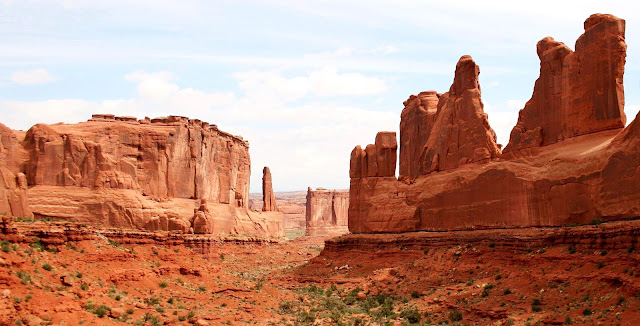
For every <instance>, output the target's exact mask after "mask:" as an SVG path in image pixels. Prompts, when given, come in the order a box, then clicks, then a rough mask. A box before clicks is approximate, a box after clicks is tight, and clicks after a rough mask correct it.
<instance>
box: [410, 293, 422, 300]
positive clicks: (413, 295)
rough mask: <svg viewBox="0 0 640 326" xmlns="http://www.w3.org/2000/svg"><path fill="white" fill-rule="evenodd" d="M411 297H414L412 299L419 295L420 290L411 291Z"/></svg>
mask: <svg viewBox="0 0 640 326" xmlns="http://www.w3.org/2000/svg"><path fill="white" fill-rule="evenodd" d="M411 297H412V298H414V299H417V298H419V297H420V292H418V291H413V292H411Z"/></svg>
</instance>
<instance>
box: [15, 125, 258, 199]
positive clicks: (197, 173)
mask: <svg viewBox="0 0 640 326" xmlns="http://www.w3.org/2000/svg"><path fill="white" fill-rule="evenodd" d="M94 120H95V121H90V122H86V123H79V124H75V125H64V124H59V125H42V124H38V125H35V126H33V127H32V128H31V129H29V131H28V132H27V135H26V137H25V140H24V144H25V149H26V151H27V152H28V155H29V159H28V161H27V162H26V163H25V164H26V168H25V170H26V175H27V179H28V182H29V185H47V186H75V187H88V188H93V189H105V188H109V189H133V190H141V191H142V192H143V193H144V194H145V195H149V196H158V197H177V198H192V199H200V198H205V199H208V200H210V201H212V202H215V203H224V204H231V205H234V206H237V207H246V206H247V202H246V201H245V198H248V191H249V174H250V166H251V163H250V160H249V150H248V149H249V147H248V144H247V143H246V142H244V141H243V140H242V139H240V138H238V137H235V136H232V135H230V134H227V133H224V132H221V131H219V130H218V129H217V128H213V127H210V126H209V124H207V123H203V122H201V121H199V120H189V119H187V118H183V117H169V118H165V119H154V120H153V121H154V123H151V124H139V123H137V122H136V123H133V122H131V121H128V120H127V121H120V120H113V121H109V120H106V121H99V120H96V119H94Z"/></svg>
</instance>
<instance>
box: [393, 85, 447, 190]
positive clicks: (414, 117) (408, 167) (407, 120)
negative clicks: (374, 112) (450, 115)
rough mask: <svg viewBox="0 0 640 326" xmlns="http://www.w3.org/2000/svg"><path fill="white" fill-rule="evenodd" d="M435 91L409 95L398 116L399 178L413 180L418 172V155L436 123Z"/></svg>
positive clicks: (436, 103) (436, 99)
mask: <svg viewBox="0 0 640 326" xmlns="http://www.w3.org/2000/svg"><path fill="white" fill-rule="evenodd" d="M439 97H440V94H438V93H436V91H427V92H422V93H420V94H418V95H417V96H416V95H411V96H410V97H409V99H408V100H406V101H405V102H404V109H403V110H402V114H401V115H400V176H401V177H406V178H410V179H413V178H415V177H417V176H418V173H419V171H420V155H422V151H423V150H424V146H425V145H426V144H427V140H428V139H429V135H431V129H432V128H433V125H434V124H435V122H436V117H437V114H436V113H437V112H438V99H439Z"/></svg>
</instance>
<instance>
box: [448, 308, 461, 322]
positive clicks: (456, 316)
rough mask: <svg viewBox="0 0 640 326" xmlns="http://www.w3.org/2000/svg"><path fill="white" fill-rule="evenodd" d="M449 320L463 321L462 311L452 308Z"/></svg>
mask: <svg viewBox="0 0 640 326" xmlns="http://www.w3.org/2000/svg"><path fill="white" fill-rule="evenodd" d="M449 320H451V321H453V322H456V321H461V320H462V312H461V311H460V310H456V309H454V310H451V312H449Z"/></svg>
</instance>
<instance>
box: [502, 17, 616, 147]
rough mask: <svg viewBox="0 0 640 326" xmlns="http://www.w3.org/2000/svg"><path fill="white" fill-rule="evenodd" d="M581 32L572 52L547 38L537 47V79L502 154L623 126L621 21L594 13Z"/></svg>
mask: <svg viewBox="0 0 640 326" xmlns="http://www.w3.org/2000/svg"><path fill="white" fill-rule="evenodd" d="M584 29H585V32H584V34H583V35H581V36H580V38H578V40H577V41H576V46H575V48H576V50H575V52H573V51H571V49H569V48H568V47H567V46H566V45H564V44H563V43H561V42H557V41H555V40H554V39H553V38H551V37H546V38H544V39H542V40H540V42H538V45H537V52H538V57H539V58H540V77H539V78H538V80H536V83H535V86H534V89H533V95H532V96H531V99H530V100H529V101H528V102H527V104H526V105H525V107H524V109H522V110H521V111H520V114H519V117H518V124H517V125H516V127H515V128H513V131H512V132H511V139H510V140H509V144H508V145H507V147H506V148H505V152H510V151H514V150H518V149H522V148H529V147H538V146H544V145H549V144H553V143H556V142H558V141H561V140H563V139H567V138H571V137H575V136H579V135H584V134H589V133H593V132H596V131H602V130H609V129H619V128H623V127H624V125H625V122H626V116H625V114H624V87H623V83H622V81H623V75H624V64H625V57H626V49H627V45H626V43H625V39H624V37H625V21H624V20H622V19H620V18H617V17H614V16H612V15H602V14H596V15H592V16H591V17H589V18H588V19H587V20H586V21H585V22H584Z"/></svg>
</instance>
